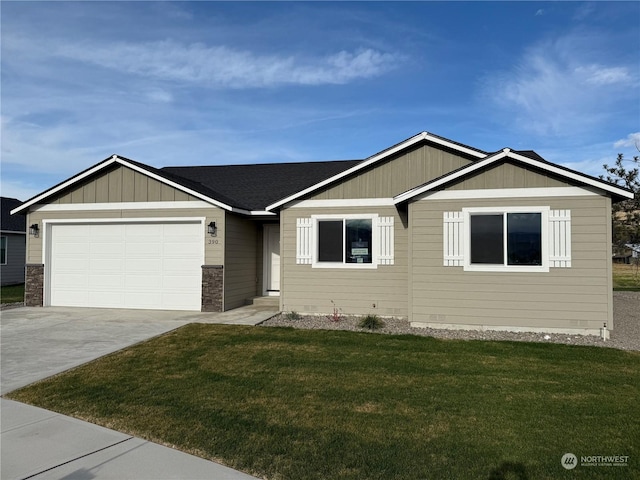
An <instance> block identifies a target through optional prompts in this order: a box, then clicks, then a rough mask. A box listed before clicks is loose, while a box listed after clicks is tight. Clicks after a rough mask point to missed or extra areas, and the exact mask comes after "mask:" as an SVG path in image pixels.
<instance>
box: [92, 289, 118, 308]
mask: <svg viewBox="0 0 640 480" xmlns="http://www.w3.org/2000/svg"><path fill="white" fill-rule="evenodd" d="M123 301H124V293H122V292H113V291H110V290H94V291H90V292H89V293H88V302H89V305H90V306H93V305H97V304H99V306H100V307H102V308H123Z"/></svg>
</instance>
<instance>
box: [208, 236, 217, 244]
mask: <svg viewBox="0 0 640 480" xmlns="http://www.w3.org/2000/svg"><path fill="white" fill-rule="evenodd" d="M207 244H208V245H217V244H218V240H217V239H215V238H210V239H209V240H207Z"/></svg>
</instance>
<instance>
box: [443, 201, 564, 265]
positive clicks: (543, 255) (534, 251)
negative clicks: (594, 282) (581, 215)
mask: <svg viewBox="0 0 640 480" xmlns="http://www.w3.org/2000/svg"><path fill="white" fill-rule="evenodd" d="M442 233H443V235H442V238H443V250H444V258H443V260H444V263H443V265H444V266H445V267H464V269H465V270H471V271H473V270H476V271H498V272H500V271H502V272H509V271H523V272H548V271H549V267H554V268H571V211H570V210H550V209H549V207H497V208H496V207H473V208H463V209H462V211H461V212H443V232H442Z"/></svg>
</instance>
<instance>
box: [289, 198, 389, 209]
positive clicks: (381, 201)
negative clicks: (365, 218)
mask: <svg viewBox="0 0 640 480" xmlns="http://www.w3.org/2000/svg"><path fill="white" fill-rule="evenodd" d="M393 205H394V203H393V198H340V199H337V198H336V199H327V200H300V201H299V202H295V203H294V204H292V205H290V206H289V208H333V207H393Z"/></svg>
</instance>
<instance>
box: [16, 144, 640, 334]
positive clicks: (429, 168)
mask: <svg viewBox="0 0 640 480" xmlns="http://www.w3.org/2000/svg"><path fill="white" fill-rule="evenodd" d="M632 197H633V194H632V193H631V192H630V191H628V190H626V189H624V188H622V187H619V186H617V185H614V184H610V183H607V182H605V181H603V180H600V179H597V178H594V177H591V176H588V175H585V174H582V173H579V172H577V171H573V170H570V169H567V168H564V167H561V166H558V165H554V164H552V163H550V162H548V161H546V160H544V159H543V158H541V157H540V156H539V155H537V154H536V153H535V152H533V151H530V150H526V151H517V150H511V149H509V148H505V149H502V150H499V151H497V152H485V151H482V150H479V149H477V148H473V147H470V146H467V145H463V144H461V143H457V142H454V141H452V140H448V139H446V138H443V137H440V136H437V135H434V134H431V133H427V132H423V133H420V134H418V135H415V136H413V137H411V138H409V139H407V140H404V141H402V142H400V143H398V144H396V145H394V146H391V147H389V148H387V149H386V150H383V151H381V152H379V153H377V154H375V155H373V156H371V157H369V158H366V159H364V160H356V161H339V162H308V163H283V164H262V165H226V166H224V165H223V166H198V167H196V166H194V167H165V168H161V169H156V168H153V167H151V166H148V165H144V164H141V163H138V162H135V161H133V160H129V159H126V158H124V157H121V156H117V155H113V156H112V157H110V158H107V159H106V160H104V161H102V162H100V163H98V164H96V165H95V166H93V167H91V168H89V169H87V170H85V171H83V172H80V173H79V174H77V175H75V176H73V177H71V178H69V179H68V180H65V181H64V182H62V183H60V184H58V185H56V186H54V187H52V188H50V189H48V190H46V191H44V192H43V193H41V194H39V195H37V196H35V197H33V198H32V199H30V200H28V201H26V202H25V203H24V204H22V205H21V206H19V207H18V208H16V209H14V210H13V212H12V213H14V214H26V215H27V217H28V221H27V223H28V224H29V225H32V224H33V225H36V226H38V227H39V231H38V232H36V234H34V235H29V238H28V256H27V287H26V302H27V304H28V305H34V306H38V305H45V306H48V305H68V306H93V307H122V308H148V309H178V310H201V311H222V310H229V309H232V308H236V307H238V306H241V305H243V304H244V302H245V300H246V299H247V298H251V297H254V296H261V295H279V297H280V300H279V301H280V308H281V310H283V311H297V312H300V313H313V314H326V313H328V312H330V311H331V310H332V308H333V306H334V305H335V306H336V307H338V308H340V309H341V310H342V312H343V313H345V314H352V313H353V314H363V313H375V314H378V315H382V316H403V317H407V318H408V319H409V320H410V321H411V323H412V325H414V326H423V327H435V328H442V327H444V328H471V329H485V328H486V329H504V330H515V331H519V330H526V331H549V332H567V333H581V334H599V329H600V328H601V327H602V326H603V323H606V324H607V326H608V327H609V328H610V329H613V328H614V325H613V306H612V278H611V273H612V272H611V269H612V266H611V261H610V252H611V204H612V202H617V201H620V200H624V199H626V198H632Z"/></svg>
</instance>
